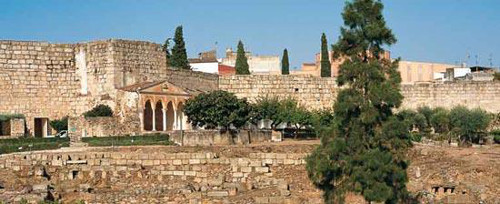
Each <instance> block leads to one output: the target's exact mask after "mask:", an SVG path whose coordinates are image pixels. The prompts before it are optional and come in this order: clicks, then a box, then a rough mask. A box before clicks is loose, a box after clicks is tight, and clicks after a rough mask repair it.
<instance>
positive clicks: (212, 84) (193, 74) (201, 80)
mask: <svg viewBox="0 0 500 204" xmlns="http://www.w3.org/2000/svg"><path fill="white" fill-rule="evenodd" d="M167 81H168V82H170V83H173V84H175V85H177V86H180V87H183V88H186V89H188V90H191V91H194V92H199V91H214V90H218V89H219V76H218V75H217V74H209V73H204V72H197V71H186V70H175V69H168V70H167Z"/></svg>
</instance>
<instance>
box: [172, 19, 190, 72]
mask: <svg viewBox="0 0 500 204" xmlns="http://www.w3.org/2000/svg"><path fill="white" fill-rule="evenodd" d="M182 35H183V34H182V26H177V28H176V29H175V37H174V42H175V45H174V47H173V48H172V57H171V58H170V59H171V60H170V65H171V66H172V67H175V68H180V69H190V68H191V67H190V66H189V62H188V59H187V53H186V44H185V43H184V37H183V36H182Z"/></svg>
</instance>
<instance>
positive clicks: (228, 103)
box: [184, 90, 252, 130]
mask: <svg viewBox="0 0 500 204" xmlns="http://www.w3.org/2000/svg"><path fill="white" fill-rule="evenodd" d="M251 109H252V108H251V106H249V104H248V102H247V100H246V99H239V98H237V97H236V96H235V95H234V94H233V93H229V92H227V91H220V90H219V91H212V92H209V93H202V94H199V95H197V96H196V97H194V98H191V99H189V100H188V101H187V102H186V105H185V106H184V113H185V114H186V115H187V116H188V121H189V122H190V123H191V124H193V126H200V127H205V128H207V129H215V128H217V127H220V128H223V129H225V130H227V129H229V128H230V127H231V125H232V126H234V127H236V128H240V127H243V126H244V125H245V124H246V122H247V121H249V119H250V113H251Z"/></svg>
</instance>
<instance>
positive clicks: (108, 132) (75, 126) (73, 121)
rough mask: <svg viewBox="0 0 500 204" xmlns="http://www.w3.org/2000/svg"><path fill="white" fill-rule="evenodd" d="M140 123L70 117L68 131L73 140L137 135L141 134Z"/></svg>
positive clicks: (114, 119)
mask: <svg viewBox="0 0 500 204" xmlns="http://www.w3.org/2000/svg"><path fill="white" fill-rule="evenodd" d="M139 122H140V121H136V122H135V123H134V122H127V123H126V124H125V123H121V122H120V120H119V118H116V117H92V118H85V117H70V118H69V120H68V130H69V136H70V137H71V138H79V137H108V136H122V135H137V134H140V123H139ZM77 140H78V139H77Z"/></svg>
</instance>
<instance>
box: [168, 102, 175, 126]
mask: <svg viewBox="0 0 500 204" xmlns="http://www.w3.org/2000/svg"><path fill="white" fill-rule="evenodd" d="M174 121H175V114H174V105H173V104H172V101H170V102H168V104H167V130H173V129H174Z"/></svg>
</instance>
